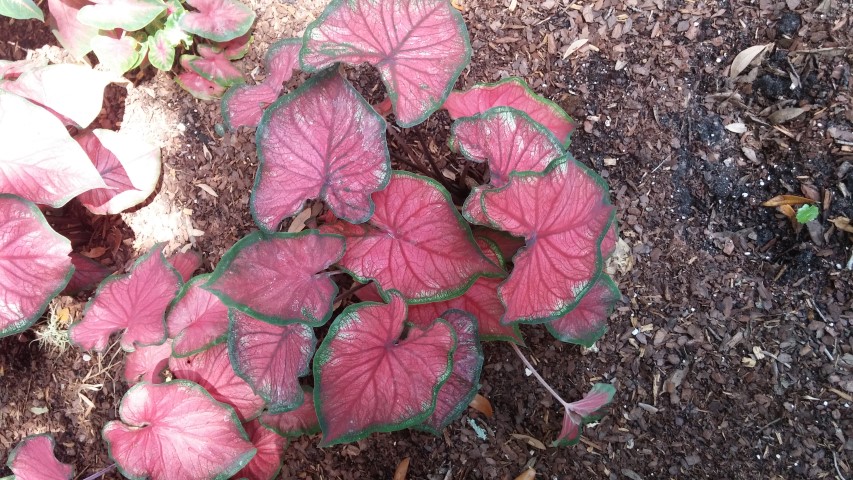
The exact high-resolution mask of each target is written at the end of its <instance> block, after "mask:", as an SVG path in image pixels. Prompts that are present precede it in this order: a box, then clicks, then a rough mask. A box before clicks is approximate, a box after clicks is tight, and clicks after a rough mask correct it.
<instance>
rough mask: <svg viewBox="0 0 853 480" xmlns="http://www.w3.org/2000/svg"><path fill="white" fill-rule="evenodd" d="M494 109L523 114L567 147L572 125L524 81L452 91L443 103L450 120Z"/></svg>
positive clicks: (562, 113)
mask: <svg viewBox="0 0 853 480" xmlns="http://www.w3.org/2000/svg"><path fill="white" fill-rule="evenodd" d="M494 107H512V108H514V109H516V110H521V111H523V112H525V113H527V114H528V115H529V116H530V118H532V119H533V120H534V121H536V122H538V123H540V124H542V125H544V126H545V128H547V129H548V130H550V131H551V133H553V134H554V136H555V137H557V140H559V141H560V142H561V143H562V144H563V145H566V146H568V144H569V141H570V138H571V134H572V132H573V131H574V129H575V122H574V120H572V118H571V117H570V116H568V115H567V114H566V112H565V111H564V110H563V109H562V108H560V107H559V106H558V105H557V104H556V103H554V102H552V101H551V100H548V99H547V98H545V97H543V96H541V95H538V94H536V93H535V92H533V90H531V89H530V87H529V86H527V83H525V81H524V80H522V79H520V78H517V77H510V78H506V79H504V80H501V81H500V82H497V83H490V84H477V85H474V86H473V87H471V88H470V89H468V90H465V91H453V92H451V93H450V96H448V97H447V101H445V102H444V108H446V109H447V113H449V114H450V118H452V119H454V120H455V119H457V118H462V117H470V116H472V115H477V114H479V113H483V112H485V111H486V110H489V109H491V108H494Z"/></svg>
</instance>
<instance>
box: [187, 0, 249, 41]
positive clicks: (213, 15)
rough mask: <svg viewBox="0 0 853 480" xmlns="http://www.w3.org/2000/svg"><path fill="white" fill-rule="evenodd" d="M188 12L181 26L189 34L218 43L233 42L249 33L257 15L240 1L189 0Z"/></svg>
mask: <svg viewBox="0 0 853 480" xmlns="http://www.w3.org/2000/svg"><path fill="white" fill-rule="evenodd" d="M187 3H188V4H189V5H190V6H192V7H193V8H194V9H195V10H188V11H187V12H186V13H185V14H184V16H183V17H181V19H180V22H179V25H180V26H181V28H182V29H183V30H184V31H185V32H188V33H192V34H195V35H198V36H200V37H204V38H207V39H210V40H213V41H216V42H227V41H228V40H233V39H235V38H237V37H239V36H241V35H243V34H244V33H246V32H248V31H249V28H251V26H252V23H253V22H254V21H255V13H254V12H253V11H252V10H251V9H250V8H249V7H247V6H246V5H244V4H243V3H242V2H240V0H187Z"/></svg>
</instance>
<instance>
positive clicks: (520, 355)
mask: <svg viewBox="0 0 853 480" xmlns="http://www.w3.org/2000/svg"><path fill="white" fill-rule="evenodd" d="M509 345H510V346H511V347H512V349H513V350H515V354H516V355H518V358H520V359H521V361H522V362H524V365H525V366H526V367H527V368H528V369H529V370H530V372H531V373H532V374H533V376H534V377H536V380H538V381H539V383H540V384H542V386H543V387H545V390H548V393H550V394H551V396H552V397H554V398H555V399H556V400H557V401H558V402H560V403H561V404H563V408H565V409H566V410H567V411H569V410H571V409H570V408H569V403H568V402H566V401H565V400H563V397H561V396H560V394H559V393H557V391H556V390H554V389H553V388H552V387H551V385H549V384H548V382H546V381H545V379H544V378H542V375H539V372H537V371H536V369H535V368H533V365H532V364H531V363H530V361H529V360H527V357H525V356H524V354H523V353H521V350H520V349H519V348H518V345H516V344H514V343H512V342H509Z"/></svg>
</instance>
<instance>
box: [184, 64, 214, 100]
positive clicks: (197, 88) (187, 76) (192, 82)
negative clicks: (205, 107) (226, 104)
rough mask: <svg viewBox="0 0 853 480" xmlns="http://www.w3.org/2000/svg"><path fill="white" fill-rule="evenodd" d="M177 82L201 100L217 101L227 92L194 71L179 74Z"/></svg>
mask: <svg viewBox="0 0 853 480" xmlns="http://www.w3.org/2000/svg"><path fill="white" fill-rule="evenodd" d="M175 82H177V84H178V85H180V86H181V88H183V89H184V90H186V91H188V92H190V94H192V96H194V97H195V98H197V99H199V100H216V99H217V98H219V97H221V96H222V94H223V93H224V92H225V87H223V86H221V85H217V84H215V83H213V82H211V81H210V80H207V79H205V78H204V77H202V76H201V75H199V74H197V73H195V72H194V71H192V70H187V71H185V72H182V73H180V74H178V76H177V77H175Z"/></svg>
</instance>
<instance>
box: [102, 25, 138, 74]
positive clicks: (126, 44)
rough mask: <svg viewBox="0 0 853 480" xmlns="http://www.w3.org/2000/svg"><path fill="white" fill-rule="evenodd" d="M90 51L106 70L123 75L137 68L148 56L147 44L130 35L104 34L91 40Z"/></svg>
mask: <svg viewBox="0 0 853 480" xmlns="http://www.w3.org/2000/svg"><path fill="white" fill-rule="evenodd" d="M92 51H94V52H95V55H96V56H97V57H98V62H100V64H101V66H102V67H103V68H105V69H106V70H109V71H111V72H114V73H119V74H123V73H125V72H127V71H129V70H133V69H134V68H136V67H138V66H139V65H140V64H141V63H142V60H144V59H145V56H146V55H147V54H148V42H141V43H140V42H139V41H138V40H136V38H134V37H132V36H130V35H117V34H112V33H110V34H106V35H98V36H97V37H95V38H93V39H92Z"/></svg>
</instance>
